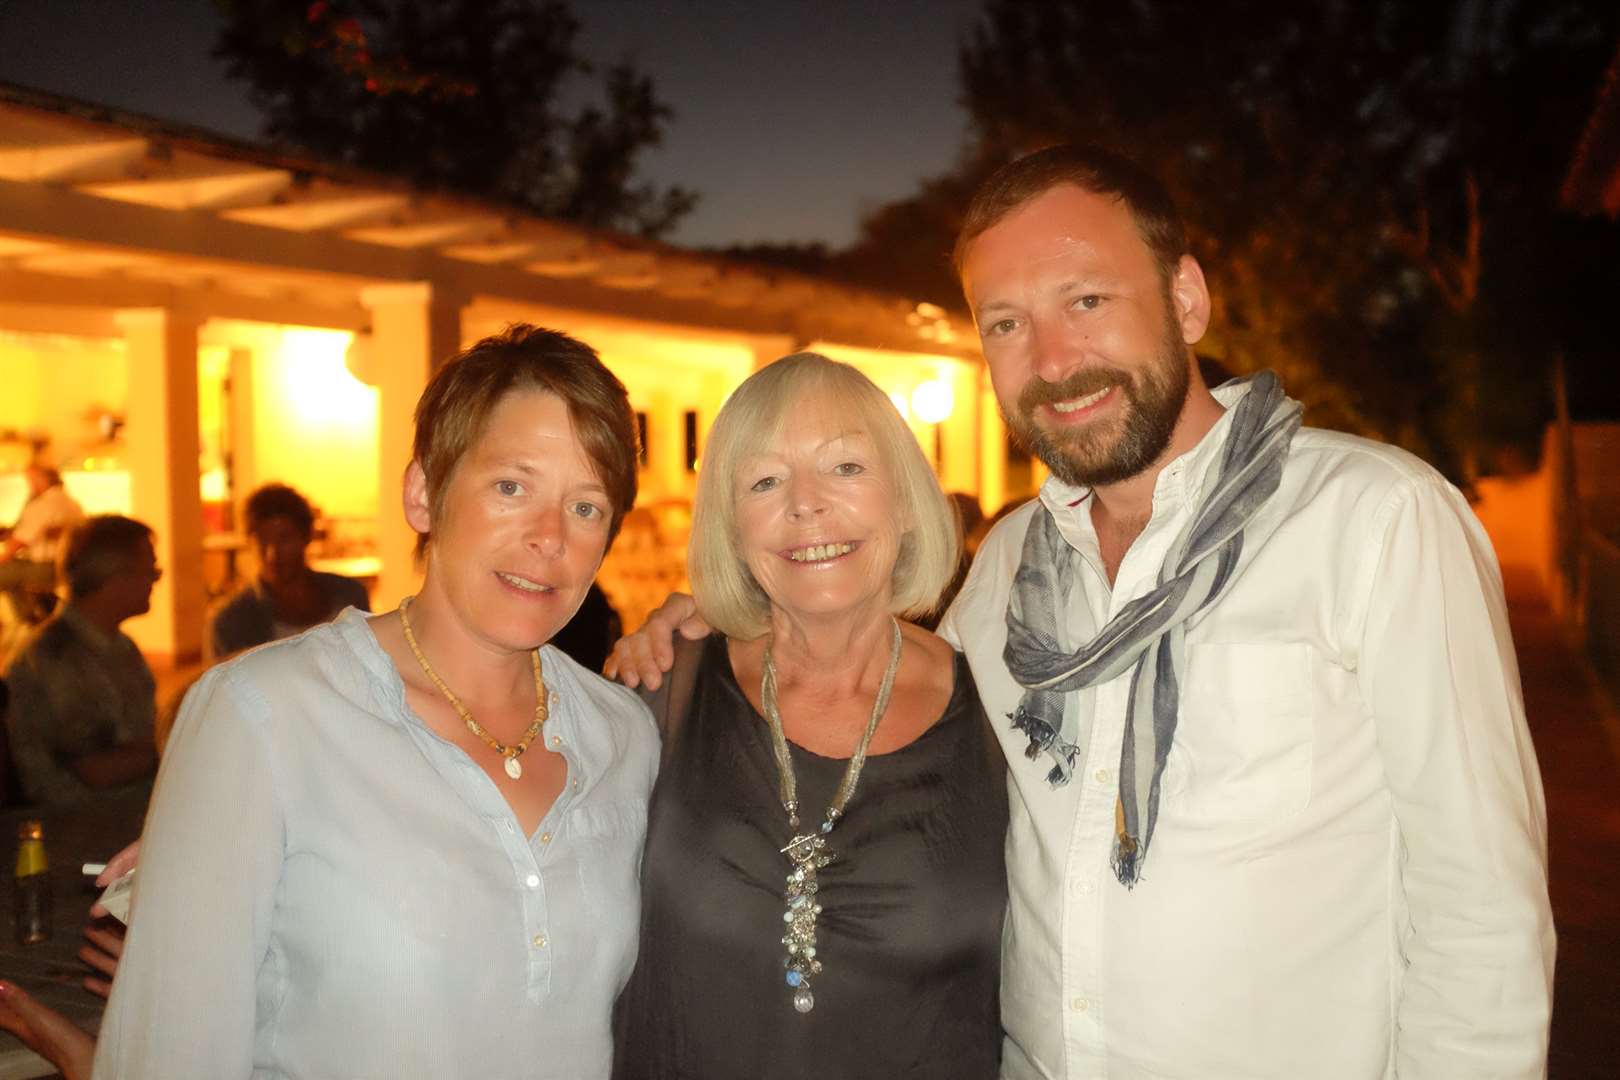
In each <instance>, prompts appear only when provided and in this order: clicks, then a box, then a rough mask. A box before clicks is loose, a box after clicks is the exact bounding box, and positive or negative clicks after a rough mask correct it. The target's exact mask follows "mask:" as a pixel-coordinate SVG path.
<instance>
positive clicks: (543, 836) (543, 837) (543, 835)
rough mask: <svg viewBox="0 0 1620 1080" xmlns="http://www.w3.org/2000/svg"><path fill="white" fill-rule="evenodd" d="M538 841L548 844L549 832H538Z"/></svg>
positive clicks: (549, 839)
mask: <svg viewBox="0 0 1620 1080" xmlns="http://www.w3.org/2000/svg"><path fill="white" fill-rule="evenodd" d="M540 842H541V843H542V844H549V843H551V834H550V833H548V832H543V833H541V834H540Z"/></svg>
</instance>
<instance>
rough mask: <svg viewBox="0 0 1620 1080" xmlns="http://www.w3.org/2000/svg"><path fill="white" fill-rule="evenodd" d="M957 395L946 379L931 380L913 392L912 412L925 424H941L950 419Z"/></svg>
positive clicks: (921, 384)
mask: <svg viewBox="0 0 1620 1080" xmlns="http://www.w3.org/2000/svg"><path fill="white" fill-rule="evenodd" d="M955 406H956V395H955V393H954V392H953V391H952V390H951V384H950V383H948V382H946V381H945V380H944V379H929V380H928V381H927V382H924V383H920V384H918V386H917V389H915V390H913V391H912V392H911V411H912V412H914V413H916V414H917V419H919V420H921V421H922V422H923V423H925V424H941V423H944V422H945V421H946V420H948V419H949V418H950V415H951V410H952V409H953V408H954V407H955Z"/></svg>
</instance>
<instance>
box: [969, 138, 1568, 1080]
mask: <svg viewBox="0 0 1620 1080" xmlns="http://www.w3.org/2000/svg"><path fill="white" fill-rule="evenodd" d="M957 266H958V269H959V271H960V273H961V277H962V284H963V289H964V292H965V293H966V296H967V299H968V303H969V305H970V306H971V309H972V312H973V316H974V319H975V321H976V323H977V326H978V328H979V334H980V338H981V340H982V342H983V346H984V355H985V360H986V362H987V364H988V365H989V368H990V373H991V378H992V381H993V383H994V385H995V390H996V397H997V399H998V400H999V402H1000V403H1001V406H1002V410H1003V412H1004V414H1005V415H1006V418H1007V423H1008V426H1009V429H1010V430H1011V431H1012V432H1013V433H1014V435H1015V437H1017V438H1019V439H1020V440H1022V441H1023V442H1024V443H1026V444H1027V445H1028V446H1029V447H1030V448H1031V449H1032V450H1033V451H1034V452H1035V453H1037V454H1038V455H1039V456H1040V458H1041V460H1042V461H1043V462H1044V463H1045V464H1046V465H1047V466H1048V468H1049V469H1050V470H1051V473H1052V475H1051V478H1050V479H1049V480H1048V481H1047V482H1046V484H1045V485H1044V486H1043V487H1042V489H1041V492H1040V497H1039V498H1038V499H1037V500H1034V501H1033V502H1031V503H1029V504H1028V505H1026V506H1025V507H1023V508H1021V509H1020V510H1018V511H1016V512H1014V513H1013V514H1010V515H1009V516H1008V517H1007V519H1006V520H1004V521H1003V522H1002V523H1001V524H1000V525H999V526H998V527H997V528H996V530H995V531H994V532H992V533H991V534H990V536H989V537H988V538H987V539H986V541H985V543H984V546H983V547H982V548H981V549H980V551H979V554H978V557H977V559H976V561H975V563H974V566H973V569H972V571H971V572H970V574H969V576H968V579H967V581H966V583H965V584H964V586H963V589H962V592H961V594H960V595H959V596H958V598H957V600H956V602H955V604H954V605H953V606H952V608H951V610H950V612H949V613H948V614H947V615H946V618H945V621H944V623H943V624H942V626H941V628H940V633H941V634H942V635H944V636H945V637H946V638H947V639H949V640H951V641H953V643H956V644H958V646H959V647H960V648H962V649H963V651H965V652H966V653H967V656H968V659H969V661H970V663H971V665H972V667H973V674H974V677H975V679H976V680H977V682H978V686H979V692H980V694H981V695H982V696H983V698H984V701H985V706H986V710H987V712H988V713H989V714H990V715H991V716H992V717H1007V718H1009V720H1010V723H1007V724H1004V725H1003V726H1002V729H1001V734H1002V736H1003V745H1004V748H1005V749H1006V750H1007V751H1008V760H1009V762H1010V763H1011V779H1012V781H1013V783H1012V785H1010V787H1011V788H1012V789H1013V790H1014V791H1015V794H1014V795H1013V803H1014V806H1013V814H1012V824H1011V828H1010V831H1009V837H1008V855H1007V864H1008V871H1009V875H1008V876H1009V884H1010V888H1011V898H1010V902H1009V906H1008V924H1007V930H1006V937H1005V942H1006V948H1005V950H1004V953H1003V972H1002V1002H1001V1005H1002V1016H1003V1020H1004V1025H1005V1027H1006V1030H1007V1040H1006V1044H1005V1047H1004V1059H1005V1060H1004V1062H1003V1076H1007V1077H1017V1078H1026V1077H1029V1078H1033V1077H1042V1078H1059V1077H1069V1078H1075V1077H1112V1078H1131V1080H1136V1078H1142V1080H1146V1078H1149V1077H1153V1078H1163V1077H1187V1078H1194V1077H1196V1078H1200V1080H1204V1078H1210V1077H1256V1076H1265V1077H1290V1078H1294V1077H1312V1078H1318V1080H1320V1078H1329V1077H1343V1078H1345V1080H1367V1078H1375V1077H1393V1076H1399V1077H1408V1078H1409V1077H1423V1078H1427V1077H1441V1076H1445V1077H1456V1076H1468V1077H1526V1078H1528V1077H1540V1076H1542V1075H1543V1074H1544V1072H1545V1069H1546V1053H1547V1032H1548V1022H1549V1016H1550V1011H1551V988H1552V963H1553V927H1552V917H1551V913H1550V909H1549V906H1548V902H1547V883H1546V819H1545V810H1544V805H1543V800H1542V791H1541V782H1540V776H1539V773H1538V771H1537V767H1536V762H1535V757H1534V753H1533V751H1532V749H1531V745H1530V736H1529V732H1528V730H1527V728H1526V725H1525V719H1524V711H1523V705H1522V702H1521V698H1520V693H1519V679H1518V670H1517V666H1516V664H1515V660H1514V654H1513V645H1512V641H1511V638H1510V636H1509V632H1508V621H1507V610H1506V605H1505V603H1504V601H1503V597H1502V585H1501V576H1500V573H1499V571H1498V569H1497V566H1496V562H1495V559H1494V557H1493V555H1492V551H1491V547H1490V543H1489V541H1488V540H1487V538H1486V537H1485V535H1484V532H1483V531H1482V530H1481V528H1480V526H1479V523H1478V521H1477V520H1476V519H1475V518H1474V516H1473V514H1472V513H1471V512H1470V510H1469V509H1468V506H1467V504H1466V502H1465V501H1464V499H1463V497H1462V496H1461V495H1460V494H1459V493H1458V491H1457V490H1456V489H1455V488H1454V487H1452V486H1451V485H1450V484H1448V483H1446V482H1445V480H1443V479H1442V478H1441V477H1440V476H1439V475H1438V474H1437V473H1436V472H1435V471H1434V470H1433V469H1431V468H1429V467H1428V466H1427V465H1425V464H1423V463H1422V462H1421V461H1419V460H1417V459H1416V458H1414V457H1412V456H1411V455H1409V454H1406V453H1404V452H1402V451H1400V450H1397V449H1394V448H1392V447H1388V446H1384V445H1381V444H1378V443H1373V442H1369V441H1366V440H1363V439H1358V438H1354V437H1352V436H1348V435H1342V434H1337V433H1333V432H1327V431H1318V430H1313V429H1311V428H1301V427H1300V426H1299V406H1298V404H1297V403H1295V402H1293V401H1290V400H1289V399H1287V398H1286V397H1285V396H1284V395H1283V393H1282V390H1281V387H1280V386H1279V385H1278V384H1277V381H1276V379H1275V377H1274V376H1272V375H1271V374H1270V373H1262V374H1261V375H1259V376H1256V377H1254V378H1252V379H1249V380H1246V381H1240V382H1236V383H1229V384H1227V385H1225V386H1222V387H1219V388H1217V389H1216V390H1215V391H1214V392H1211V391H1210V390H1209V389H1208V388H1207V387H1206V386H1205V385H1204V382H1203V380H1202V378H1201V377H1200V375H1199V369H1198V365H1197V362H1196V359H1195V357H1194V354H1193V350H1192V346H1193V344H1194V343H1196V342H1197V341H1198V340H1199V338H1200V337H1201V336H1202V335H1203V332H1204V329H1205V327H1206V325H1207V324H1208V321H1209V313H1210V300H1209V291H1208V287H1207V285H1206V283H1205V281H1204V275H1203V271H1202V270H1201V269H1200V267H1199V265H1198V262H1197V261H1196V260H1195V259H1194V258H1193V257H1192V256H1191V254H1189V253H1188V249H1187V242H1186V236H1185V231H1184V229H1183V227H1182V224H1181V220H1180V217H1179V214H1178V213H1177V211H1176V208H1175V206H1174V204H1173V203H1172V202H1171V200H1170V198H1169V196H1168V195H1167V194H1166V193H1165V191H1164V189H1163V188H1162V186H1161V185H1159V184H1158V182H1157V181H1155V180H1154V179H1153V178H1151V177H1149V176H1147V175H1146V174H1145V173H1143V172H1142V171H1141V170H1140V169H1138V168H1137V167H1136V166H1135V165H1133V164H1132V163H1130V162H1128V161H1125V160H1123V159H1121V158H1119V157H1117V156H1115V155H1113V154H1110V153H1106V152H1103V151H1099V150H1095V149H1088V148H1080V147H1056V148H1052V149H1049V150H1045V151H1042V152H1040V153H1037V154H1034V155H1031V156H1029V157H1026V158H1024V159H1022V160H1020V161H1017V162H1014V163H1013V164H1011V165H1009V166H1007V167H1006V168H1004V169H1003V170H1002V171H1001V172H1000V173H998V174H997V175H995V176H994V177H992V178H991V179H990V180H989V181H988V182H987V183H986V184H985V185H984V187H983V188H982V189H981V190H980V191H979V192H978V194H977V196H976V197H975V199H974V201H973V204H972V207H971V209H970V210H969V212H968V214H967V217H966V221H965V225H964V227H963V229H962V233H961V236H960V239H959V241H958V244H957Z"/></svg>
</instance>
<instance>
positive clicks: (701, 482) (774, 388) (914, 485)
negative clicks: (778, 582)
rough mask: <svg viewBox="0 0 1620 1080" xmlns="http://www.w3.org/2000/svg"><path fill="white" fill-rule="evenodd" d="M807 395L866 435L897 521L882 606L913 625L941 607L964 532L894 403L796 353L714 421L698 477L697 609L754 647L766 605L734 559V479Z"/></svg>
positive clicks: (692, 563) (741, 390)
mask: <svg viewBox="0 0 1620 1080" xmlns="http://www.w3.org/2000/svg"><path fill="white" fill-rule="evenodd" d="M810 397H824V398H825V399H827V400H829V401H832V402H835V403H836V404H837V407H838V409H839V411H840V413H841V414H842V415H843V416H845V417H847V418H848V424H849V429H848V430H850V431H860V432H864V433H865V434H866V435H868V436H869V437H870V438H871V439H872V442H873V443H874V444H875V446H876V448H877V453H878V457H879V459H880V460H881V461H882V462H883V466H884V468H885V470H886V471H887V473H888V476H889V483H890V485H891V487H892V497H893V510H894V514H895V517H896V518H898V519H899V520H900V521H901V522H902V523H904V525H905V528H904V533H903V535H902V537H901V540H900V551H899V555H898V557H897V558H896V560H895V564H894V570H893V573H892V575H891V577H890V589H891V597H890V602H889V608H890V610H891V611H893V612H894V613H895V614H897V615H903V616H907V617H914V616H918V615H923V614H926V613H928V612H930V611H932V610H934V608H935V607H936V606H937V605H938V603H939V597H940V593H941V592H943V591H944V589H945V586H946V584H947V583H948V582H949V581H950V579H951V575H952V574H953V573H954V572H955V570H956V561H957V557H958V553H959V552H960V551H961V547H962V538H961V530H960V528H959V526H958V525H957V522H956V514H955V512H954V511H953V510H952V509H951V504H950V502H949V500H948V499H947V498H946V497H945V494H944V492H942V491H941V490H940V487H939V481H938V480H937V479H935V478H934V471H933V469H931V468H929V465H928V460H927V459H926V458H924V457H923V453H922V448H921V447H919V446H918V445H917V439H916V437H915V436H913V435H912V433H911V429H910V428H908V427H907V426H906V422H905V421H904V420H902V419H901V418H900V414H899V413H898V412H896V411H895V408H894V403H893V402H891V401H890V400H889V398H888V395H886V394H884V393H883V391H882V390H879V389H878V388H877V387H876V386H874V385H873V384H872V381H871V380H870V379H868V378H867V377H866V376H865V375H862V374H861V373H860V372H859V371H857V370H856V369H855V368H853V367H850V366H849V365H848V364H842V363H839V362H838V361H836V360H829V359H827V358H826V357H825V356H821V355H820V354H818V353H809V352H803V353H794V354H793V355H792V356H785V357H783V358H782V359H780V360H778V361H776V362H775V363H773V364H771V365H769V366H768V367H765V368H761V369H760V370H759V371H757V372H755V373H754V374H753V375H752V376H750V377H749V378H748V379H747V380H745V381H744V382H743V384H742V385H741V386H739V387H737V389H736V390H735V391H734V392H733V393H732V395H731V397H730V399H729V400H727V402H726V404H725V406H724V407H723V408H722V409H721V410H720V414H719V415H718V416H716V417H715V420H714V427H713V428H712V429H711V430H710V432H709V439H708V444H707V445H706V446H705V447H704V451H703V468H702V470H701V471H700V472H699V474H698V486H697V501H696V504H695V505H694V507H693V511H692V534H691V540H690V543H689V546H688V549H687V555H686V563H687V571H688V573H689V575H690V576H691V580H692V595H693V597H694V599H696V600H697V606H698V611H699V612H701V613H702V615H703V618H704V620H705V621H706V622H708V624H709V625H710V626H712V627H714V628H715V629H716V630H719V631H720V632H721V633H723V634H725V635H726V636H727V637H732V638H737V639H740V640H752V639H753V638H757V637H759V636H760V635H761V634H763V633H765V632H766V631H767V630H768V629H770V615H771V601H770V598H769V597H768V596H766V595H765V590H764V589H762V588H760V586H759V583H758V582H757V581H755V580H754V576H753V574H751V573H750V572H749V570H748V566H747V564H746V563H745V562H743V560H742V557H741V555H740V554H739V551H738V547H739V545H738V537H737V497H736V477H737V471H738V469H739V467H740V466H741V465H742V464H743V462H744V461H745V460H746V459H748V458H750V457H752V456H754V455H757V454H762V453H768V452H769V451H770V450H771V448H772V447H773V446H775V445H776V444H777V443H778V442H779V441H780V438H781V435H782V432H783V430H784V429H785V428H786V427H787V425H788V424H789V423H791V421H792V417H793V415H794V413H795V411H796V410H797V409H798V407H799V406H800V405H801V404H802V403H803V402H804V401H805V399H806V398H810Z"/></svg>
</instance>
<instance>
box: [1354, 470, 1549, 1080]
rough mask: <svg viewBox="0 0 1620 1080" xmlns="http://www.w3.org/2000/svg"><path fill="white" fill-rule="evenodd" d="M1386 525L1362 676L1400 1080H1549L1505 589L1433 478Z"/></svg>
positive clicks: (1534, 813) (1538, 825) (1545, 930)
mask: <svg viewBox="0 0 1620 1080" xmlns="http://www.w3.org/2000/svg"><path fill="white" fill-rule="evenodd" d="M1379 514H1380V516H1381V518H1382V519H1383V522H1382V542H1381V543H1380V544H1379V545H1377V546H1376V548H1375V549H1374V550H1373V552H1372V553H1371V556H1370V557H1369V560H1368V562H1367V564H1366V565H1365V566H1364V568H1363V587H1364V589H1365V590H1366V591H1365V593H1364V595H1366V596H1367V597H1368V600H1367V607H1366V616H1365V624H1364V627H1363V628H1362V632H1361V635H1360V641H1361V644H1360V649H1361V662H1360V666H1359V675H1358V677H1359V680H1360V683H1361V686H1362V692H1363V695H1364V698H1365V701H1366V703H1367V707H1368V709H1369V711H1370V713H1371V716H1372V720H1373V723H1374V725H1375V728H1376V732H1377V739H1378V745H1379V751H1380V753H1381V755H1382V757H1383V760H1384V764H1385V769H1386V771H1387V775H1388V783H1389V789H1390V793H1391V797H1392V800H1393V806H1394V813H1395V818H1396V823H1397V826H1398V828H1399V833H1400V838H1401V842H1402V851H1403V856H1404V858H1403V862H1402V873H1401V882H1402V885H1403V887H1404V893H1405V901H1406V905H1407V914H1408V922H1407V925H1406V927H1404V928H1402V927H1399V926H1397V933H1398V934H1401V937H1402V940H1401V941H1400V945H1401V948H1402V954H1403V956H1404V958H1405V960H1406V963H1407V965H1408V966H1407V970H1406V972H1405V978H1404V985H1403V989H1402V993H1401V997H1400V1004H1399V1013H1398V1016H1397V1023H1398V1034H1397V1037H1396V1069H1395V1072H1396V1074H1397V1075H1399V1076H1401V1077H1407V1078H1411V1077H1417V1078H1423V1077H1442V1076H1445V1077H1452V1076H1469V1077H1476V1078H1485V1077H1500V1078H1507V1077H1523V1078H1530V1077H1540V1076H1543V1075H1544V1074H1545V1069H1546V1060H1547V1037H1548V1025H1549V1019H1550V1014H1551V1005H1552V971H1553V953H1554V932H1553V922H1552V913H1551V909H1550V906H1549V903H1548V896H1547V856H1546V851H1547V829H1546V809H1545V804H1544V800H1543V796H1542V787H1541V777H1540V773H1539V770H1538V768H1537V765H1536V757H1535V752H1534V750H1533V748H1532V747H1531V743H1530V733H1529V729H1528V727H1527V725H1526V722H1525V716H1524V703H1523V698H1522V695H1521V692H1520V687H1519V673H1518V667H1517V664H1516V662H1515V659H1514V651H1513V642H1512V637H1511V634H1510V632H1509V628H1508V618H1507V607H1506V603H1505V601H1504V598H1503V593H1502V582H1501V575H1500V572H1499V571H1498V569H1497V566H1496V561H1495V558H1494V555H1493V553H1492V550H1491V546H1490V542H1489V540H1488V539H1487V538H1486V536H1485V534H1484V532H1483V530H1482V529H1481V528H1480V526H1479V523H1478V521H1477V520H1476V519H1475V518H1474V516H1473V514H1472V512H1471V511H1470V510H1469V508H1468V506H1467V504H1466V502H1464V500H1463V498H1462V496H1461V494H1460V493H1458V492H1457V490H1456V489H1455V488H1453V487H1451V486H1450V485H1449V484H1446V483H1444V482H1443V481H1440V480H1439V479H1438V478H1434V479H1428V480H1415V481H1412V482H1410V483H1408V484H1404V485H1400V486H1398V487H1397V488H1396V489H1395V490H1394V491H1393V492H1392V493H1391V494H1390V495H1389V496H1388V497H1387V498H1386V499H1385V500H1384V502H1383V504H1382V506H1381V507H1380V510H1379ZM1403 930H1404V933H1402V931H1403Z"/></svg>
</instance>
